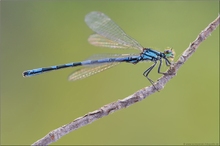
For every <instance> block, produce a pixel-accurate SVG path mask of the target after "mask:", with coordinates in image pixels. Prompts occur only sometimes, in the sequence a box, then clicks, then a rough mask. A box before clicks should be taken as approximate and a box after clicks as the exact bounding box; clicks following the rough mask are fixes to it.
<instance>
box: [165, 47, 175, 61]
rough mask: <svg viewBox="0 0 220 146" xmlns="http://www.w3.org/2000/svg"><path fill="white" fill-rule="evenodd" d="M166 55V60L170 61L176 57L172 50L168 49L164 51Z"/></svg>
mask: <svg viewBox="0 0 220 146" xmlns="http://www.w3.org/2000/svg"><path fill="white" fill-rule="evenodd" d="M164 54H165V55H166V58H169V59H170V60H173V58H174V56H175V52H174V50H173V49H172V48H167V49H166V50H164Z"/></svg>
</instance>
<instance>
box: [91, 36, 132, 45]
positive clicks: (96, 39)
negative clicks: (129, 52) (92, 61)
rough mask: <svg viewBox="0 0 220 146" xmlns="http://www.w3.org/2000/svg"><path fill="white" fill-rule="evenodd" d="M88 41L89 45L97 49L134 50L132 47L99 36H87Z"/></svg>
mask: <svg viewBox="0 0 220 146" xmlns="http://www.w3.org/2000/svg"><path fill="white" fill-rule="evenodd" d="M88 41H89V43H90V44H92V45H94V46H99V47H108V48H112V49H116V48H117V49H134V48H133V47H132V46H130V45H128V44H120V43H118V42H115V41H112V40H109V39H107V38H105V37H103V36H101V35H99V34H92V35H90V36H89V38H88Z"/></svg>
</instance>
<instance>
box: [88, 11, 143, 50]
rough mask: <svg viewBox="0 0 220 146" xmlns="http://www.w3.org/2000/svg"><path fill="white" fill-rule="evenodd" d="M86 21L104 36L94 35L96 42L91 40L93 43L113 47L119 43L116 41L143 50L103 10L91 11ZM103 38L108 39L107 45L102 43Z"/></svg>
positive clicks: (121, 44)
mask: <svg viewBox="0 0 220 146" xmlns="http://www.w3.org/2000/svg"><path fill="white" fill-rule="evenodd" d="M85 22H86V24H87V25H88V26H89V27H90V28H91V29H92V30H93V31H94V32H96V33H97V34H99V35H101V36H102V38H101V37H100V36H92V38H93V41H94V42H93V41H91V40H90V41H89V42H90V43H92V44H95V45H98V46H105V47H110V45H113V47H112V48H114V46H117V45H114V44H113V42H116V44H120V46H124V47H127V48H133V49H138V50H141V51H142V49H143V47H142V46H141V45H140V44H139V43H138V42H137V41H136V40H134V39H133V38H131V37H130V36H128V35H127V34H126V33H125V32H124V31H123V30H122V29H121V28H120V27H119V26H118V25H117V24H116V23H115V22H114V21H112V20H111V19H110V18H109V17H108V16H106V15H105V14H103V13H101V12H91V13H89V14H87V15H86V17H85ZM94 38H95V39H94ZM97 38H98V39H97ZM103 38H106V39H103ZM103 40H104V41H107V42H106V43H107V45H102V44H103ZM128 46H129V47H128Z"/></svg>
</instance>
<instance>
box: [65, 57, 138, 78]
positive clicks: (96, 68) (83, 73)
mask: <svg viewBox="0 0 220 146" xmlns="http://www.w3.org/2000/svg"><path fill="white" fill-rule="evenodd" d="M130 56H139V55H138V54H95V55H93V56H90V57H89V58H87V60H98V59H103V58H119V57H130ZM120 63H121V62H109V63H103V64H91V65H84V66H83V68H81V69H78V70H76V71H74V72H73V73H72V74H71V75H70V76H69V78H68V80H69V81H76V80H79V79H84V78H86V77H89V76H91V75H94V74H96V73H99V72H102V71H104V70H106V69H109V68H111V67H113V66H115V65H118V64H120Z"/></svg>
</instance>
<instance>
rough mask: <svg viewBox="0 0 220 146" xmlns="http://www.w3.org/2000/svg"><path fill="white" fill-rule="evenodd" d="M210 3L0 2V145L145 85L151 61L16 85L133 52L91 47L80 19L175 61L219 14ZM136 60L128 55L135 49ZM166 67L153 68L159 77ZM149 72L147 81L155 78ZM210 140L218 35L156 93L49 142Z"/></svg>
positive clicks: (31, 136)
mask: <svg viewBox="0 0 220 146" xmlns="http://www.w3.org/2000/svg"><path fill="white" fill-rule="evenodd" d="M218 6H219V2H218V1H107V2H106V1H105V2H104V1H30V2H28V1H23V2H22V1H17V2H16V1H2V2H1V52H0V54H1V57H0V59H1V60H0V62H1V144H3V145H6V144H7V145H12V144H19V145H24V144H27V145H30V144H32V143H34V142H35V141H37V140H38V139H40V138H42V137H43V136H45V135H46V134H47V133H48V132H50V131H51V130H53V129H55V128H58V127H60V126H62V125H64V124H67V123H69V122H71V121H73V120H74V119H75V118H78V117H80V116H83V115H85V114H86V113H88V112H91V111H94V110H96V109H99V108H100V107H101V106H103V105H105V104H108V103H110V102H113V101H117V100H118V99H123V98H125V97H127V96H128V95H130V94H132V93H134V92H135V91H137V90H139V89H141V88H143V87H146V86H148V85H150V83H149V82H148V81H147V79H145V78H144V77H143V76H142V73H143V72H144V71H145V70H146V69H147V68H148V67H149V66H150V65H151V64H152V63H139V64H137V65H131V64H126V63H123V64H120V65H118V66H116V67H114V68H112V69H110V70H107V71H105V72H102V73H100V74H97V75H94V76H91V77H89V78H87V79H84V80H80V81H77V82H68V81H67V77H68V75H70V74H71V72H72V71H73V70H75V69H74V68H70V69H64V70H60V71H55V72H50V73H45V74H42V75H39V76H34V77H30V78H23V77H22V75H21V74H22V72H23V71H24V70H28V69H33V68H38V67H47V66H50V65H57V64H63V63H69V62H72V61H82V60H84V59H86V58H87V57H89V56H90V55H93V54H100V53H130V52H131V53H134V52H135V51H133V50H114V49H108V48H99V47H95V46H92V45H90V44H89V43H88V42H87V38H88V36H89V35H90V34H92V33H93V32H92V30H90V29H89V28H88V27H87V25H86V24H85V22H84V17H85V15H86V14H87V13H89V12H91V11H101V12H103V13H105V14H106V15H108V16H109V17H110V18H112V19H113V20H114V21H115V22H116V23H117V24H118V25H119V26H120V27H122V28H123V30H124V31H125V32H126V33H127V34H129V35H130V36H132V37H133V38H135V39H136V40H138V41H139V42H140V43H141V44H142V45H143V46H145V47H152V48H154V49H156V50H159V51H163V50H164V48H166V47H168V46H169V47H173V48H174V49H175V52H176V58H175V61H176V60H177V59H178V58H179V57H180V55H181V54H182V52H183V51H184V50H185V49H186V48H187V47H188V46H189V44H190V42H192V41H194V40H195V38H196V37H197V35H198V34H199V33H200V32H201V30H203V29H204V28H205V27H206V26H207V25H208V24H209V23H210V22H212V21H213V20H214V19H215V18H216V17H217V15H218V13H219V9H218ZM135 53H136V52H135ZM166 69H167V67H165V65H164V67H163V68H162V70H164V71H165V70H166ZM160 76H161V75H159V74H157V70H156V69H155V70H154V71H152V72H151V74H150V77H151V78H152V79H153V80H157V78H159V77H160ZM218 141H219V28H218V29H217V30H215V31H214V32H213V33H212V35H211V36H210V37H208V38H207V40H205V41H204V42H203V43H202V44H201V45H200V46H199V49H198V50H197V51H196V52H195V53H194V55H193V57H191V58H190V59H189V60H188V61H187V62H186V63H185V64H184V65H183V66H182V68H181V69H180V70H179V72H178V74H177V76H176V77H175V78H173V79H172V80H171V81H170V82H169V83H168V84H167V85H166V87H165V89H164V90H162V91H161V92H158V93H155V94H153V95H151V96H150V97H148V98H147V99H145V100H143V101H142V102H140V103H137V104H135V105H133V106H130V107H129V108H126V109H123V110H120V111H118V112H116V113H114V114H111V115H109V116H107V117H104V118H102V119H100V120H98V121H96V122H94V123H92V124H90V125H87V126H85V127H82V128H80V129H78V130H76V131H74V132H72V133H70V134H68V135H66V136H64V137H62V138H61V139H60V140H59V141H57V142H55V143H53V144H57V145H64V144H66V145H67V144H77V145H80V144H94V145H95V144H96V145H98V144H101V145H107V144H126V145H127V144H130V145H134V144H143V145H147V144H149V145H153V144H155V145H159V144H160V145H162V144H163V145H165V144H166V145H182V144H187V143H188V144H190V143H191V144H192V143H194V144H195V143H203V144H204V143H209V144H210V143H214V144H217V143H218Z"/></svg>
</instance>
